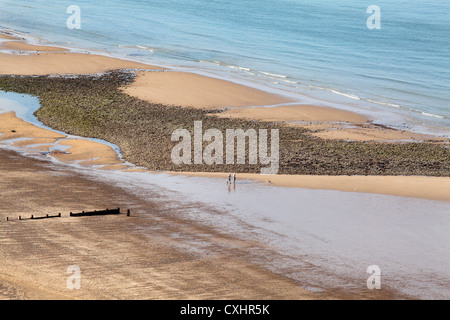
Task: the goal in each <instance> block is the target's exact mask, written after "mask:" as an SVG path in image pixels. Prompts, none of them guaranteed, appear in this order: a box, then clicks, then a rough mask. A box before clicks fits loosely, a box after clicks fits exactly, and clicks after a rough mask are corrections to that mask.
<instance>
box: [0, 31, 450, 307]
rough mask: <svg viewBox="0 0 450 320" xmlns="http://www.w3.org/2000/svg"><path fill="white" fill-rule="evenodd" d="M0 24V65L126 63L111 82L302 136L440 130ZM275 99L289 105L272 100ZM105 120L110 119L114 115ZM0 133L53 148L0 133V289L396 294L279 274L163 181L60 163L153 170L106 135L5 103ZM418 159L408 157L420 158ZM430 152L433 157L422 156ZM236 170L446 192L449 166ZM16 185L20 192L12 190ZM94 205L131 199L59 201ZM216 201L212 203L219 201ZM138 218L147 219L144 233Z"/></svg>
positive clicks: (19, 68)
mask: <svg viewBox="0 0 450 320" xmlns="http://www.w3.org/2000/svg"><path fill="white" fill-rule="evenodd" d="M0 38H1V39H4V40H6V41H4V42H3V43H2V44H1V45H0V74H2V75H23V76H28V75H40V76H43V75H67V74H70V75H89V74H97V73H103V72H107V71H111V70H117V69H139V70H140V71H138V72H137V74H136V78H135V79H134V81H133V82H132V83H130V84H127V85H126V86H123V87H121V88H120V90H121V92H123V93H126V94H127V95H129V96H131V97H134V98H137V99H140V100H142V101H146V102H150V103H152V104H158V105H164V106H168V107H169V106H176V107H178V106H180V107H182V108H190V107H193V109H194V110H195V109H199V111H202V112H203V111H205V110H206V111H212V112H216V111H222V110H223V109H226V110H225V111H223V112H219V113H217V114H216V113H212V116H217V117H218V118H219V119H234V120H238V121H240V120H242V119H243V120H246V121H258V122H262V123H266V122H267V123H280V124H282V125H286V126H287V127H289V126H293V127H299V128H309V129H308V130H310V129H311V128H314V130H312V131H308V132H309V133H306V135H308V136H309V137H312V138H311V139H324V140H326V141H334V140H354V141H359V142H368V141H369V142H374V141H375V142H380V141H381V142H384V143H386V144H396V143H401V142H402V141H403V142H405V141H411V140H413V141H431V142H433V143H436V145H439V146H440V145H441V144H448V139H443V138H437V137H433V136H429V135H422V134H417V133H414V132H408V131H400V130H394V129H389V128H383V127H381V126H375V125H373V124H372V123H371V122H370V118H369V117H367V116H365V115H363V114H359V113H356V112H350V111H346V110H339V109H334V108H329V107H323V106H314V105H301V104H293V105H291V103H293V101H292V100H291V99H289V98H286V97H282V96H279V95H275V94H272V93H267V92H264V91H261V90H258V89H255V88H252V87H247V86H243V85H240V84H236V83H232V82H230V81H225V80H221V79H216V78H211V77H205V76H201V75H197V74H193V73H185V72H174V71H170V70H166V69H164V68H161V67H158V66H151V65H147V64H143V63H138V62H133V61H127V60H120V59H116V58H111V57H106V56H100V55H93V54H82V53H72V52H70V51H67V50H65V49H61V48H57V47H46V46H38V45H31V44H27V43H26V42H23V41H21V40H20V39H17V38H14V37H12V36H10V35H8V34H1V33H0ZM2 51H4V52H2ZM9 51H14V52H16V53H17V52H21V54H12V53H11V52H9ZM24 53H25V54H24ZM111 99H112V100H114V98H111ZM90 102H91V101H89V103H90ZM0 103H1V101H0ZM83 103H84V102H83V101H81V102H80V104H83ZM279 104H289V105H282V106H274V105H279ZM267 106H270V107H267ZM1 109H2V105H1V104H0V112H1ZM93 114H94V113H93ZM142 114H145V113H142ZM92 118H94V116H93V115H92ZM138 120H139V121H140V119H138ZM140 123H141V122H138V121H137V122H136V124H135V125H133V126H135V127H139V125H140ZM102 125H103V124H102ZM126 125H127V126H126V127H124V128H129V127H130V124H129V123H128V124H126ZM116 126H118V127H119V123H117V124H116ZM99 127H100V125H99ZM170 128H171V127H169V129H170ZM119 129H120V128H119ZM119 129H117V130H119ZM164 129H165V130H166V131H170V130H169V129H167V128H164ZM141 132H142V131H141ZM143 132H145V131H143ZM124 133H126V134H127V135H131V134H132V133H133V131H132V130H131V129H130V130H129V131H128V129H127V131H125V130H124ZM0 134H1V136H0V142H1V143H2V144H3V145H7V143H8V141H11V139H13V142H11V143H10V144H9V146H11V147H13V148H24V149H21V150H28V151H29V150H35V151H36V152H44V153H46V154H47V156H48V157H50V158H49V159H52V160H56V162H60V163H55V161H53V162H49V161H42V160H37V159H33V158H30V157H24V156H22V155H20V154H18V153H16V152H12V151H11V150H8V145H7V147H4V148H2V149H0V160H1V161H0V175H1V176H2V180H3V181H4V183H2V184H1V186H0V196H1V198H2V204H3V206H2V208H1V209H0V230H1V232H0V243H1V246H0V261H1V264H0V271H1V275H0V299H294V300H297V299H345V298H356V299H386V298H387V299H389V298H404V297H405V296H404V295H403V294H401V293H399V292H394V291H390V290H384V291H382V292H367V291H361V292H357V291H346V290H344V289H342V290H341V289H339V288H334V287H330V288H321V289H322V291H321V292H320V293H313V292H310V291H307V290H306V289H304V288H302V286H301V284H299V283H298V282H296V281H294V280H292V279H291V278H289V277H288V276H286V275H287V274H290V273H293V272H294V270H289V267H286V270H285V274H281V273H277V272H273V271H271V270H269V269H268V268H266V267H264V265H263V264H260V263H257V262H255V259H253V258H254V257H253V256H252V253H253V252H260V253H261V256H264V257H268V259H274V260H276V259H277V258H279V253H277V252H274V251H273V250H272V249H271V248H270V246H268V245H266V244H264V243H256V242H251V241H249V240H245V239H242V238H240V237H238V236H235V235H232V234H226V233H223V232H219V231H217V230H215V229H212V228H208V227H205V226H204V225H201V224H197V223H196V222H195V221H194V220H192V219H188V218H187V217H186V218H185V217H184V216H183V214H182V213H184V211H183V208H182V206H183V203H182V201H181V200H180V203H177V201H175V200H174V199H170V198H167V197H166V195H165V194H164V193H163V192H161V194H151V195H148V194H145V195H144V196H142V195H137V194H132V193H130V192H129V191H127V190H125V189H123V188H120V187H119V186H115V185H114V186H112V185H108V184H107V183H104V182H103V181H96V180H92V178H90V177H88V176H85V175H83V174H81V173H79V172H77V171H76V170H74V169H73V167H69V166H66V165H65V164H74V163H76V164H78V165H81V166H83V167H86V168H89V167H91V166H100V167H101V168H102V169H105V170H108V171H117V172H120V171H121V170H124V171H126V170H130V171H131V170H135V171H145V172H152V171H153V170H151V169H150V170H148V169H146V168H144V167H143V166H140V167H139V168H138V169H136V168H131V169H130V166H129V165H128V164H125V163H124V160H123V159H120V158H119V156H118V154H117V152H116V151H115V150H113V149H112V148H111V147H110V146H108V145H106V144H102V143H99V142H95V141H92V140H89V139H81V138H80V139H74V138H71V137H70V136H69V135H64V134H60V133H56V132H54V131H51V130H47V129H43V128H39V127H37V126H35V125H33V124H31V123H28V122H26V121H23V120H21V119H20V118H18V117H17V116H16V114H15V113H14V112H7V113H1V114H0ZM70 134H74V133H73V132H70ZM76 134H78V133H76ZM96 138H97V137H96ZM110 142H112V143H117V144H119V143H121V142H122V143H124V145H125V147H123V148H122V149H123V150H122V151H123V152H124V153H125V154H128V153H132V152H133V151H134V149H133V148H134V146H133V145H127V143H128V142H127V140H126V141H125V142H123V141H122V140H121V139H118V141H110ZM369 147H370V145H369V146H368V148H369ZM431 147H434V145H432V146H431ZM55 150H56V151H55ZM58 150H64V151H58ZM155 150H156V149H155ZM161 152H162V151H161ZM139 156H142V157H145V156H146V155H145V154H143V155H139ZM133 159H135V158H133ZM138 159H140V158H138ZM127 160H132V159H127ZM427 161H428V159H427ZM429 161H431V160H429ZM137 165H139V164H137ZM434 165H436V164H435V163H434ZM417 166H418V167H420V163H418V164H417ZM429 166H430V167H431V168H432V169H433V164H430V165H429ZM158 172H167V173H169V174H172V175H182V176H187V177H190V176H195V177H207V178H217V179H224V181H225V179H226V176H227V175H228V173H227V172H187V170H180V171H179V172H174V171H170V170H158ZM238 178H239V180H240V181H242V180H251V181H257V182H259V183H261V184H265V185H266V186H267V187H268V188H270V187H272V186H281V187H289V188H304V189H316V190H338V191H344V192H357V193H368V194H382V195H392V196H399V197H410V198H418V199H428V200H438V201H450V178H449V177H448V176H440V177H434V176H418V175H417V176H413V175H407V174H405V175H401V174H398V175H396V176H391V175H384V176H376V175H370V174H369V175H365V176H364V175H346V174H343V175H339V176H336V175H308V174H279V175H260V174H254V173H241V172H238ZM42 185H45V188H42ZM17 199H21V200H20V203H18V202H17ZM124 205H125V207H124ZM105 206H108V207H109V208H113V207H121V208H122V209H123V210H126V209H131V212H132V217H126V215H120V216H116V217H109V216H108V217H92V218H72V217H69V216H68V213H69V212H72V211H73V212H76V211H82V210H89V209H92V210H94V209H103V208H104V207H105ZM195 206H199V208H203V207H202V204H201V203H189V204H188V207H190V208H194V209H196V207H195ZM203 209H204V208H203ZM199 210H200V209H199ZM204 210H210V209H209V208H208V209H204ZM220 211H221V210H220V208H217V214H218V215H220V214H221V212H220ZM60 212H61V213H62V217H61V218H58V219H46V220H41V221H17V217H18V216H19V215H21V216H29V215H31V214H34V215H36V216H44V215H46V214H57V213H60ZM6 217H11V218H12V221H6ZM142 230H151V231H152V232H151V233H150V234H149V233H148V232H147V233H146V232H143V231H142ZM174 234H177V235H179V237H180V239H181V240H180V241H181V242H183V240H184V239H189V240H192V241H198V242H205V243H206V245H205V246H206V247H207V248H208V249H207V250H206V251H205V252H202V253H192V252H186V251H185V250H183V248H180V246H179V243H177V241H176V240H174V239H175V238H174V237H173V235H174ZM261 259H262V258H261ZM70 265H80V266H82V271H83V275H84V276H83V287H82V290H79V291H70V290H68V289H67V287H66V279H67V274H66V270H67V267H69V266H70Z"/></svg>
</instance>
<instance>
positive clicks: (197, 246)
mask: <svg viewBox="0 0 450 320" xmlns="http://www.w3.org/2000/svg"><path fill="white" fill-rule="evenodd" d="M37 108H39V102H38V100H37V99H36V98H34V97H31V96H27V95H21V94H16V93H5V92H2V91H0V113H4V112H10V111H14V112H15V113H16V116H17V117H19V118H21V119H23V120H25V121H27V122H29V123H32V124H33V125H35V126H39V127H42V128H46V129H50V128H48V127H45V126H44V125H43V124H42V123H40V122H39V121H38V120H37V119H36V118H35V117H34V115H33V112H34V111H35V110H37ZM0 129H1V128H0ZM70 138H71V139H74V138H75V139H86V138H81V137H73V136H70ZM1 139H2V138H1V135H0V147H1V148H4V149H9V150H15V151H18V152H20V153H21V154H23V155H24V156H30V157H36V158H39V159H47V160H49V161H53V162H55V163H56V162H58V163H59V161H58V160H56V159H55V158H53V157H51V156H50V155H49V154H48V153H43V152H42V151H40V150H39V149H36V145H30V146H25V147H19V146H15V145H13V143H14V140H6V141H5V140H3V141H2V140H1ZM22 139H23V138H22ZM95 141H98V140H95ZM107 145H108V146H110V147H112V148H114V150H116V151H117V152H119V153H120V151H119V149H118V148H117V147H116V146H113V145H111V144H109V143H107ZM58 148H59V147H58V145H57V144H55V146H54V149H58ZM125 164H126V166H127V167H128V168H133V165H132V164H130V163H125ZM64 165H67V166H68V167H70V169H71V170H77V171H79V172H81V173H83V174H85V175H87V176H90V177H97V178H98V179H101V180H102V181H107V182H110V183H113V184H117V185H120V186H122V187H123V188H125V189H128V190H132V191H133V193H137V194H140V195H141V196H142V197H146V196H147V195H150V194H152V193H155V192H157V193H159V194H164V195H165V198H166V199H165V200H171V201H172V203H173V206H175V207H176V206H184V207H185V208H187V209H186V210H183V211H182V212H183V215H184V216H183V218H184V219H189V220H192V221H196V222H199V223H201V224H203V225H206V226H209V227H211V228H215V229H217V230H219V231H220V232H224V233H227V234H232V235H234V236H236V237H239V238H241V239H248V240H251V241H255V242H258V243H261V244H263V245H264V246H266V247H267V248H269V249H270V250H271V251H272V252H276V253H277V255H276V256H274V257H273V258H271V257H265V258H264V259H262V258H258V255H257V254H255V262H257V263H261V264H264V266H265V267H267V268H269V269H270V270H273V271H275V272H277V273H280V274H283V275H285V276H287V277H290V278H292V279H294V280H296V281H298V283H299V284H300V285H301V286H303V287H305V288H306V289H308V290H312V291H321V290H323V288H330V287H332V288H344V289H348V290H350V291H351V290H357V291H364V290H369V289H368V287H367V279H368V278H369V276H371V274H369V273H368V272H367V271H368V270H367V269H368V267H369V266H378V267H379V269H380V270H381V276H380V280H381V289H383V288H388V289H391V290H394V291H398V292H401V293H402V294H405V295H411V296H412V297H416V298H424V299H448V298H450V215H449V214H450V203H449V202H444V201H434V200H424V199H415V198H405V197H398V196H388V195H378V194H366V193H353V192H340V191H330V190H311V189H303V188H285V187H277V186H273V185H268V184H264V183H259V182H255V181H250V180H240V179H239V175H238V180H237V184H236V185H232V186H229V185H227V183H226V180H225V178H224V179H219V178H203V177H187V176H182V175H171V174H167V173H151V172H131V171H125V170H100V167H99V166H80V165H78V164H77V163H76V162H74V163H71V164H64ZM194 203H201V204H203V205H202V206H198V205H191V204H194ZM170 212H171V211H170V210H168V214H171V213H170ZM218 212H221V213H220V214H218ZM141 231H142V230H141ZM143 232H145V230H143ZM175 237H176V238H178V240H179V241H180V247H183V249H184V250H190V251H192V252H193V253H199V254H201V253H202V252H204V251H207V250H208V248H207V246H204V244H203V243H200V242H198V241H189V239H183V235H179V234H178V235H174V238H175ZM249 250H251V248H250V249H249Z"/></svg>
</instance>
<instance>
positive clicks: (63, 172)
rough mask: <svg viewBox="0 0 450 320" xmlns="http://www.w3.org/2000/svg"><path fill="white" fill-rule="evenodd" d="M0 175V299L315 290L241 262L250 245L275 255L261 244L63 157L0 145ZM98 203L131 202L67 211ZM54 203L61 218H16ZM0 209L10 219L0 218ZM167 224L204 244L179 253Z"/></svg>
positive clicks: (284, 294)
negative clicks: (74, 284) (87, 173)
mask: <svg viewBox="0 0 450 320" xmlns="http://www.w3.org/2000/svg"><path fill="white" fill-rule="evenodd" d="M0 177H1V179H2V184H1V185H0V196H1V198H2V207H1V208H0V244H1V245H0V268H1V275H0V299H309V298H313V297H318V296H317V295H316V296H315V295H313V294H310V293H308V292H306V291H305V290H303V289H302V288H300V286H299V285H298V284H296V283H295V282H293V281H292V280H289V279H287V278H285V277H283V276H281V275H278V274H274V273H272V272H270V271H269V270H266V269H264V268H263V267H262V266H260V265H258V264H255V263H252V262H250V259H249V257H250V256H251V255H252V250H251V249H250V248H254V249H255V250H256V248H258V247H259V248H260V249H261V250H265V252H266V254H269V255H270V254H273V258H274V259H276V253H270V249H268V248H264V246H263V245H262V244H258V243H254V242H246V241H243V240H239V239H237V238H235V237H233V236H232V235H227V234H220V233H218V232H215V231H214V230H212V229H208V228H205V227H202V226H201V225H196V224H195V223H194V222H192V221H188V220H184V219H183V216H182V215H180V213H181V212H182V211H183V210H182V209H183V208H182V207H179V208H178V209H176V208H174V203H173V202H171V201H170V199H167V197H165V196H163V195H158V194H149V195H147V196H146V199H142V198H139V197H137V196H136V195H133V194H130V193H127V192H125V191H123V190H122V189H120V188H118V187H113V186H109V185H105V184H103V183H101V182H98V181H93V180H90V179H88V178H86V177H84V176H82V175H80V174H78V173H75V172H72V171H71V170H69V169H68V168H67V167H65V166H57V165H54V164H50V163H48V162H45V161H44V162H42V161H38V160H32V159H30V158H24V157H22V156H19V155H18V154H16V153H13V152H9V151H5V150H0ZM43 186H45V187H43ZM161 198H164V199H163V200H161ZM18 199H20V201H19V200H18ZM166 201H167V203H166ZM169 202H170V203H169ZM169 204H170V207H171V209H170V211H168V210H167V205H169ZM105 206H109V208H116V207H121V208H122V211H126V209H131V212H132V216H131V217H127V216H126V215H120V216H104V217H83V218H74V217H69V216H68V214H69V212H80V211H82V210H94V209H105ZM59 212H61V213H62V217H61V218H54V219H45V220H26V221H17V220H16V219H17V217H18V216H19V215H22V216H23V217H26V216H30V215H31V214H34V216H45V215H46V214H50V215H53V214H58V213H59ZM218 214H220V213H219V212H218ZM7 216H8V217H9V218H10V220H12V221H8V222H6V221H5V219H6V217H7ZM173 234H178V236H179V237H180V238H181V240H180V238H178V241H182V239H183V238H184V237H186V238H189V239H190V240H192V239H197V240H198V241H202V242H205V243H207V244H208V245H207V247H208V251H207V252H205V253H202V254H200V253H199V254H193V253H187V252H186V250H182V249H180V248H177V245H178V243H177V241H174V239H173V238H172V235H173ZM71 265H77V266H79V267H80V269H81V281H82V282H81V290H68V289H67V286H66V281H67V278H68V277H69V275H68V274H67V273H66V270H67V268H68V267H69V266H71ZM327 297H332V295H331V294H330V295H329V296H327V295H325V298H327Z"/></svg>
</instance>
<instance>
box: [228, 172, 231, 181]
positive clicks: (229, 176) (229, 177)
mask: <svg viewBox="0 0 450 320" xmlns="http://www.w3.org/2000/svg"><path fill="white" fill-rule="evenodd" d="M228 183H229V184H231V173H230V174H229V175H228V182H227V184H228Z"/></svg>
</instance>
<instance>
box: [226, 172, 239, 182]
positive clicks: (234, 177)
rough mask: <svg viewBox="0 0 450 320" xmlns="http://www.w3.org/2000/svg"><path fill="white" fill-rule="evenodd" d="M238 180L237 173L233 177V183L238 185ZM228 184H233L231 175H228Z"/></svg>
mask: <svg viewBox="0 0 450 320" xmlns="http://www.w3.org/2000/svg"><path fill="white" fill-rule="evenodd" d="M236 179H237V177H236V173H235V174H234V175H233V183H236ZM227 183H229V184H231V173H230V174H229V175H228V182H227Z"/></svg>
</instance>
